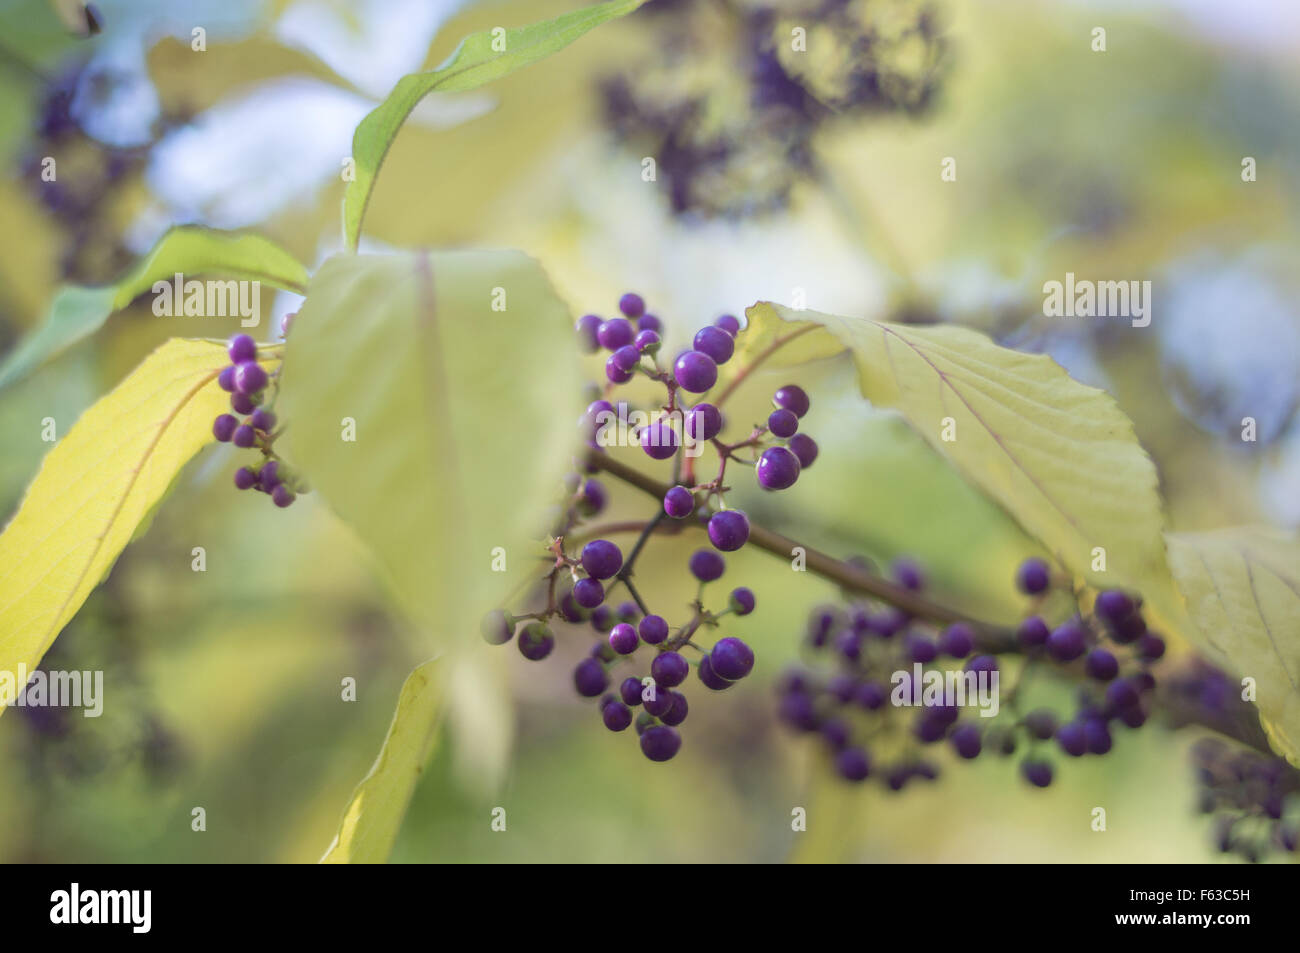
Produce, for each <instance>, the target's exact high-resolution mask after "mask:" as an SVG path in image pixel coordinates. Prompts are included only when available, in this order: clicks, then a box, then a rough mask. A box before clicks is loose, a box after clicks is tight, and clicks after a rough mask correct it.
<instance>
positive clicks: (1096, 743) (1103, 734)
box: [1083, 718, 1112, 754]
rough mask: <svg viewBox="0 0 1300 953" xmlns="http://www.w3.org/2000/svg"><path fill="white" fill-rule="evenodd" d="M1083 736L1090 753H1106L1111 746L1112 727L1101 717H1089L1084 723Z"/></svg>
mask: <svg viewBox="0 0 1300 953" xmlns="http://www.w3.org/2000/svg"><path fill="white" fill-rule="evenodd" d="M1083 737H1084V741H1085V743H1086V744H1087V746H1088V751H1089V753H1090V754H1105V753H1106V752H1107V751H1109V750H1110V748H1111V743H1112V742H1111V737H1110V729H1109V728H1107V727H1106V722H1105V720H1104V719H1101V718H1089V719H1088V720H1087V721H1085V722H1084V723H1083Z"/></svg>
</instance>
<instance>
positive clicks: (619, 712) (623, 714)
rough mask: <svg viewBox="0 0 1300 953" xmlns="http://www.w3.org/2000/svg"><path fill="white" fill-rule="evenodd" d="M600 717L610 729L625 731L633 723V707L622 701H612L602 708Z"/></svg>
mask: <svg viewBox="0 0 1300 953" xmlns="http://www.w3.org/2000/svg"><path fill="white" fill-rule="evenodd" d="M600 717H601V720H602V721H604V722H605V727H606V728H608V729H609V730H610V731H625V730H626V729H627V727H628V725H630V724H632V709H631V708H628V707H627V705H624V704H623V703H622V702H620V701H611V702H607V703H606V704H605V705H604V706H603V707H602V708H601V709H600Z"/></svg>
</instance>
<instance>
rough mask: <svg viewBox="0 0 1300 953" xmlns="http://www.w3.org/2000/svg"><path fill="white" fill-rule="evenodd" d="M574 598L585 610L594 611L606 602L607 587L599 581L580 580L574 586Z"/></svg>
mask: <svg viewBox="0 0 1300 953" xmlns="http://www.w3.org/2000/svg"><path fill="white" fill-rule="evenodd" d="M573 598H574V599H575V600H576V601H577V603H578V605H580V606H582V607H583V608H584V609H594V608H596V606H598V605H600V604H601V603H602V602H604V601H605V587H604V586H602V585H601V584H600V581H599V580H597V579H579V580H578V581H577V582H576V583H574V585H573Z"/></svg>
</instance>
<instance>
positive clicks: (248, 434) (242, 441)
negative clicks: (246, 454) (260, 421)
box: [230, 424, 257, 449]
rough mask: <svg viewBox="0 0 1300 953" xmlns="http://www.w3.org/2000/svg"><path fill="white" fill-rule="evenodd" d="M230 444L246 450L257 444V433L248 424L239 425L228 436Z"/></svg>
mask: <svg viewBox="0 0 1300 953" xmlns="http://www.w3.org/2000/svg"><path fill="white" fill-rule="evenodd" d="M230 442H231V443H233V444H234V445H235V446H236V447H243V448H244V449H247V448H249V447H251V446H253V444H255V443H257V431H255V430H254V429H253V428H252V427H250V426H248V424H240V425H239V426H238V427H236V428H235V430H234V433H232V434H231V435H230Z"/></svg>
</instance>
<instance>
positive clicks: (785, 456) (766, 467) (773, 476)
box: [755, 447, 800, 490]
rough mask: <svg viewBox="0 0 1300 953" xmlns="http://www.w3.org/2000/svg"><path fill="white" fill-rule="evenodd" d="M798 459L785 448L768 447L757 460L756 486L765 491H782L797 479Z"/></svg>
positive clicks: (792, 484)
mask: <svg viewBox="0 0 1300 953" xmlns="http://www.w3.org/2000/svg"><path fill="white" fill-rule="evenodd" d="M799 470H800V465H799V458H798V457H796V456H795V455H794V453H793V451H791V450H789V449H787V448H785V447H768V448H767V449H766V450H764V451H763V454H762V456H760V457H759V458H758V466H757V468H756V471H755V472H756V473H757V474H758V484H759V486H761V487H762V488H763V489H765V490H784V489H787V488H788V487H792V486H794V483H795V481H796V480H798V479H799Z"/></svg>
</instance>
